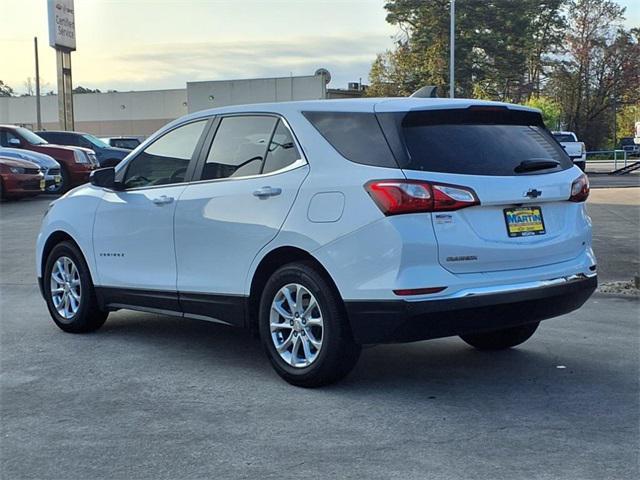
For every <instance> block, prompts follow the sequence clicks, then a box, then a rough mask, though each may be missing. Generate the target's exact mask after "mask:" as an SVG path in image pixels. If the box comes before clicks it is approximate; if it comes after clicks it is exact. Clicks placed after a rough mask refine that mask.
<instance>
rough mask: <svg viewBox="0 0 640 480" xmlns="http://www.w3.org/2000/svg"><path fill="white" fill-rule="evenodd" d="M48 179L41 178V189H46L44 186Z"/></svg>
mask: <svg viewBox="0 0 640 480" xmlns="http://www.w3.org/2000/svg"><path fill="white" fill-rule="evenodd" d="M46 183H47V182H46V181H45V180H44V178H43V179H42V180H40V190H44V187H45V185H46Z"/></svg>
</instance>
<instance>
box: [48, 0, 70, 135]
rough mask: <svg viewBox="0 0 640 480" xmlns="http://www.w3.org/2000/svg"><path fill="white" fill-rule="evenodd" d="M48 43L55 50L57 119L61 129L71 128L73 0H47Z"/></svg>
mask: <svg viewBox="0 0 640 480" xmlns="http://www.w3.org/2000/svg"><path fill="white" fill-rule="evenodd" d="M47 7H48V12H49V45H51V46H52V47H53V48H54V49H55V50H56V64H57V69H58V119H59V122H60V128H61V129H62V130H73V94H72V89H73V85H72V82H71V52H73V51H74V50H75V49H76V22H75V10H74V6H73V0H47Z"/></svg>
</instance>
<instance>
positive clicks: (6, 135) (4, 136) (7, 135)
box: [0, 130, 20, 147]
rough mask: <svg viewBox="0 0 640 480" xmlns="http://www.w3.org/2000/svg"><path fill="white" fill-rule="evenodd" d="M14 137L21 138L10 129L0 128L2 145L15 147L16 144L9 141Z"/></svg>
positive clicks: (0, 144) (0, 142)
mask: <svg viewBox="0 0 640 480" xmlns="http://www.w3.org/2000/svg"><path fill="white" fill-rule="evenodd" d="M13 138H15V139H16V140H18V141H20V139H19V138H18V137H16V136H15V135H14V134H13V133H11V132H10V131H9V130H0V146H1V147H13V146H14V145H11V143H9V141H10V140H11V139H13Z"/></svg>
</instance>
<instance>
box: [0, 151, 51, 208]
mask: <svg viewBox="0 0 640 480" xmlns="http://www.w3.org/2000/svg"><path fill="white" fill-rule="evenodd" d="M44 186H45V179H44V175H43V173H42V172H41V171H40V167H39V166H38V165H36V164H35V163H33V162H28V161H26V160H18V159H16V158H4V157H0V198H21V197H31V196H33V195H38V194H39V193H42V192H43V191H44Z"/></svg>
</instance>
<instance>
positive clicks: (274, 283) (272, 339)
mask: <svg viewBox="0 0 640 480" xmlns="http://www.w3.org/2000/svg"><path fill="white" fill-rule="evenodd" d="M259 327H260V338H261V341H262V344H263V346H264V348H265V351H266V353H267V356H268V357H269V360H270V361H271V364H272V365H273V367H274V369H275V370H276V372H277V373H278V374H279V375H280V376H281V377H282V378H284V379H285V380H286V381H287V382H289V383H291V384H292V385H296V386H299V387H319V386H322V385H328V384H330V383H333V382H336V381H338V380H340V379H341V378H343V377H345V376H346V375H347V374H348V373H349V372H350V371H351V370H352V369H353V367H354V366H355V364H356V362H357V361H358V358H359V356H360V346H359V345H357V344H356V343H355V342H354V340H353V337H352V335H351V329H350V328H349V324H348V322H347V317H346V315H345V313H344V308H343V305H342V300H341V299H340V297H339V295H338V293H337V292H336V291H335V289H334V288H333V286H332V285H330V284H329V282H328V281H327V280H326V279H325V278H324V276H323V275H322V274H320V273H319V272H318V271H317V270H316V269H315V268H314V266H313V264H312V263H308V262H299V263H292V264H289V265H285V266H284V267H282V268H280V269H279V270H277V271H276V272H275V273H274V274H273V275H272V276H271V278H270V279H269V280H268V281H267V284H266V285H265V288H264V291H263V293H262V298H261V301H260V315H259Z"/></svg>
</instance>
